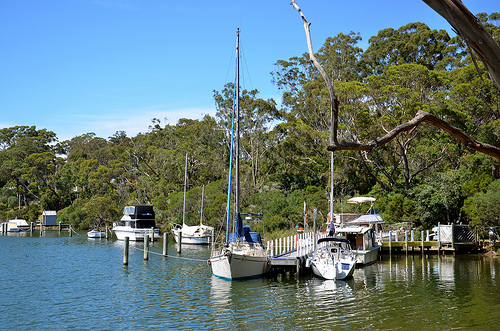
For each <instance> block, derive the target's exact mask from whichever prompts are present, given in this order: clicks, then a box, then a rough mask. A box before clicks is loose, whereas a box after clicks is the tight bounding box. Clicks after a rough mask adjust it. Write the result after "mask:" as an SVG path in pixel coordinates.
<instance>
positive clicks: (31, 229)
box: [30, 222, 34, 234]
mask: <svg viewBox="0 0 500 331" xmlns="http://www.w3.org/2000/svg"><path fill="white" fill-rule="evenodd" d="M33 228H34V226H33V222H30V233H31V234H33Z"/></svg>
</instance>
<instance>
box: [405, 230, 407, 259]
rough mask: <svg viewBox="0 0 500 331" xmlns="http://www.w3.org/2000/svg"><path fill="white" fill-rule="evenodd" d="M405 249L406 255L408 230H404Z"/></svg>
mask: <svg viewBox="0 0 500 331" xmlns="http://www.w3.org/2000/svg"><path fill="white" fill-rule="evenodd" d="M405 250H406V255H408V231H407V230H405Z"/></svg>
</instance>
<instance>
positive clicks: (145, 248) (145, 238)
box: [144, 234, 149, 261]
mask: <svg viewBox="0 0 500 331" xmlns="http://www.w3.org/2000/svg"><path fill="white" fill-rule="evenodd" d="M148 250H149V236H148V235H147V234H145V235H144V261H147V260H148V257H149V256H148V253H149V252H148Z"/></svg>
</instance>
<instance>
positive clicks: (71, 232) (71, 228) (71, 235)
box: [68, 224, 73, 237]
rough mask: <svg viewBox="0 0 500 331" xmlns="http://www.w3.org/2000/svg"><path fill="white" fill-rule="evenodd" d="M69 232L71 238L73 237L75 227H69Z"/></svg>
mask: <svg viewBox="0 0 500 331" xmlns="http://www.w3.org/2000/svg"><path fill="white" fill-rule="evenodd" d="M68 232H69V236H70V237H73V225H71V224H70V225H69V229H68Z"/></svg>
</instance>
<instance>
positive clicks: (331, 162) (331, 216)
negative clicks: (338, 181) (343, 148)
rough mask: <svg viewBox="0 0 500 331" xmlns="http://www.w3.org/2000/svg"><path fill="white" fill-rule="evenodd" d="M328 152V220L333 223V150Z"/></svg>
mask: <svg viewBox="0 0 500 331" xmlns="http://www.w3.org/2000/svg"><path fill="white" fill-rule="evenodd" d="M330 153H331V156H330V222H331V223H332V224H333V152H330Z"/></svg>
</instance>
